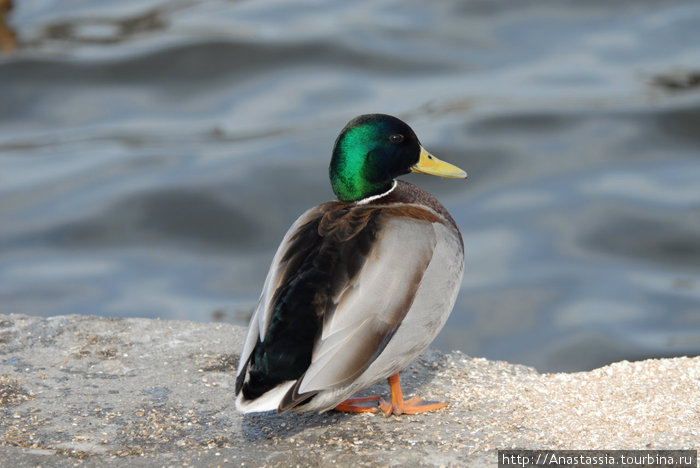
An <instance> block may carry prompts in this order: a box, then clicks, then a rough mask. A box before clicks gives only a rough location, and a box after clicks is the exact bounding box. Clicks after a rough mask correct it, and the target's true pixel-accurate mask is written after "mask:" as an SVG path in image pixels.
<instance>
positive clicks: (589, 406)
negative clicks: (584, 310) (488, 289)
mask: <svg viewBox="0 0 700 468" xmlns="http://www.w3.org/2000/svg"><path fill="white" fill-rule="evenodd" d="M243 332H244V330H243V329H241V328H239V327H234V326H231V325H227V324H199V323H192V322H176V321H160V320H146V319H113V318H103V317H89V316H61V317H52V318H49V319H43V318H38V317H28V316H22V315H0V466H37V465H42V466H74V465H79V466H83V465H84V466H105V465H108V466H109V465H113V466H123V465H124V464H128V465H130V466H147V465H153V466H188V465H190V466H217V465H235V466H238V465H243V464H245V466H295V465H298V466H330V465H331V464H334V465H335V466H376V465H383V466H384V465H387V466H390V465H394V466H467V465H469V466H495V465H496V453H495V450H497V449H499V448H500V449H505V448H530V449H645V448H656V449H668V448H687V449H697V448H699V447H700V435H699V433H700V358H698V357H695V358H675V359H661V360H649V361H643V362H632V363H630V362H619V363H615V364H612V365H610V366H606V367H603V368H601V369H596V370H594V371H591V372H580V373H574V374H539V373H537V372H536V371H535V370H534V369H531V368H528V367H524V366H518V365H512V364H508V363H505V362H493V361H488V360H485V359H478V358H470V357H468V356H465V355H464V354H461V353H450V354H447V355H445V354H442V353H439V352H437V351H428V352H427V353H425V354H424V355H423V356H422V357H421V358H420V359H419V360H418V361H417V362H416V363H414V364H413V365H412V366H411V367H409V368H408V369H407V370H406V371H405V372H404V373H402V383H403V386H404V393H405V394H406V395H413V394H420V395H421V396H423V397H426V398H428V399H432V400H447V401H448V402H449V406H448V407H447V408H446V409H444V410H441V411H437V412H434V413H428V414H422V415H416V416H401V417H390V418H386V417H384V416H383V415H371V414H369V415H348V414H338V413H327V414H320V415H319V414H285V415H281V416H278V415H275V414H259V415H240V414H238V413H236V411H235V410H234V406H233V397H232V393H233V380H234V376H235V367H236V365H237V361H238V351H239V348H240V344H241V340H242V337H243ZM370 392H371V393H382V394H386V393H387V392H388V388H387V387H386V385H378V386H376V387H375V388H373V389H371V391H370Z"/></svg>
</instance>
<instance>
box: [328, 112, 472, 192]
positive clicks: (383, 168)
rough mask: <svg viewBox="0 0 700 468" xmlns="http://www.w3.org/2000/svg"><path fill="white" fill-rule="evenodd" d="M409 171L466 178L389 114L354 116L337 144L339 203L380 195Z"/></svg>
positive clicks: (334, 172)
mask: <svg viewBox="0 0 700 468" xmlns="http://www.w3.org/2000/svg"><path fill="white" fill-rule="evenodd" d="M409 172H420V173H424V174H433V175H438V176H441V177H453V178H464V177H466V176H467V174H466V173H465V172H464V171H463V170H461V169H459V168H458V167H456V166H453V165H452V164H448V163H445V162H442V161H440V160H438V159H437V158H436V157H435V156H433V155H431V154H430V153H428V152H427V151H425V150H424V149H423V147H421V144H420V142H419V141H418V137H417V136H416V134H415V133H414V132H413V130H412V129H411V127H409V126H408V125H407V124H406V123H404V122H403V121H401V120H399V119H397V118H396V117H392V116H390V115H385V114H367V115H361V116H359V117H355V118H354V119H352V120H351V121H350V122H348V124H347V125H346V126H345V128H344V129H343V131H342V132H340V135H339V136H338V139H337V140H336V141H335V147H334V148H333V157H332V158H331V165H330V168H329V173H330V178H331V186H332V187H333V192H335V194H336V196H337V197H338V199H339V200H342V201H356V200H361V199H363V198H367V197H371V196H373V195H379V194H381V193H384V192H386V191H388V190H390V189H391V188H392V186H393V183H394V179H395V178H396V177H398V176H400V175H403V174H408V173H409Z"/></svg>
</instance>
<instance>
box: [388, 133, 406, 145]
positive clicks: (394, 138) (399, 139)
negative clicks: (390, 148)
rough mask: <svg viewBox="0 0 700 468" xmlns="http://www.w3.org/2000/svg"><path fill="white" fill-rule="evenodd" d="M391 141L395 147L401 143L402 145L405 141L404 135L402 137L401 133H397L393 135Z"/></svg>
mask: <svg viewBox="0 0 700 468" xmlns="http://www.w3.org/2000/svg"><path fill="white" fill-rule="evenodd" d="M389 141H390V142H392V143H393V144H395V145H398V144H399V143H401V142H402V141H403V135H401V134H400V133H396V134H394V135H391V136H390V137H389Z"/></svg>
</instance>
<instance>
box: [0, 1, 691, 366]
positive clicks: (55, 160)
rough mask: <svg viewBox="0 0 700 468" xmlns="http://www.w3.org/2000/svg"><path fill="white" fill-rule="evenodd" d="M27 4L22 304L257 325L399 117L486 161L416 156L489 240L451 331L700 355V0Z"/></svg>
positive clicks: (551, 345) (13, 214)
mask: <svg viewBox="0 0 700 468" xmlns="http://www.w3.org/2000/svg"><path fill="white" fill-rule="evenodd" d="M15 3H16V5H15V8H14V10H11V11H10V13H9V14H8V15H6V17H5V18H4V21H5V27H4V28H3V27H0V46H2V47H0V50H5V52H4V53H2V54H0V312H3V313H10V312H16V313H26V314H32V315H41V316H49V315H57V314H72V313H78V314H98V315H107V316H139V317H160V318H166V319H189V320H196V321H212V320H222V321H228V322H233V323H237V324H246V323H247V319H248V317H249V315H250V313H251V312H252V309H253V307H254V305H255V303H256V301H257V297H258V295H259V293H260V289H261V286H262V283H263V281H264V278H265V275H266V272H267V268H268V266H269V263H270V261H271V259H272V256H273V254H274V251H275V249H276V247H277V245H278V243H279V241H280V239H281V238H282V236H283V234H284V233H285V231H286V230H287V228H288V227H289V225H290V224H291V223H292V222H293V221H294V219H295V218H296V217H297V216H298V215H299V214H301V213H302V212H303V211H304V210H305V209H306V208H308V207H310V206H312V205H315V204H318V203H320V202H323V201H326V200H329V199H331V198H332V196H333V194H332V192H331V190H330V187H329V183H328V179H327V166H328V161H329V157H330V150H331V147H332V144H333V141H334V139H335V137H336V135H337V133H338V131H339V130H340V128H342V126H343V125H344V124H345V123H346V121H347V120H349V119H350V118H352V117H354V116H355V115H358V114H362V113H368V112H384V113H391V114H395V115H398V116H399V117H401V118H403V119H405V120H406V121H408V122H409V123H410V124H411V125H412V126H413V128H414V129H415V130H416V132H417V134H418V135H419V137H420V138H421V141H422V143H423V145H424V146H425V147H426V148H427V149H428V150H430V151H431V152H433V153H434V154H435V155H437V156H438V157H440V158H441V159H444V160H447V161H450V162H453V163H455V164H457V165H459V166H460V167H463V168H464V169H466V170H467V172H469V179H467V180H466V181H458V180H446V179H438V178H431V177H427V176H419V175H411V176H407V177H406V180H409V181H411V182H413V183H416V184H419V185H421V186H422V187H424V188H425V189H427V190H429V191H431V192H432V193H434V194H435V195H436V196H437V197H438V198H439V199H440V200H441V201H442V202H443V203H444V204H445V206H447V208H448V209H449V210H450V211H451V212H452V214H453V215H454V217H455V219H456V221H457V223H458V224H459V226H460V227H461V229H462V233H463V236H464V240H465V244H466V257H467V266H466V271H465V275H464V281H463V284H462V290H461V293H460V296H459V298H458V300H457V304H456V306H455V310H454V312H453V313H452V316H451V317H450V320H449V322H448V325H447V326H446V327H445V329H444V330H443V332H442V333H441V335H440V336H439V337H438V339H437V340H436V343H435V344H436V346H438V347H439V348H441V349H444V350H451V349H460V350H462V351H464V352H466V353H469V354H470V355H475V356H485V357H488V358H491V359H504V360H508V361H511V362H517V363H525V364H529V365H534V366H536V367H537V368H538V369H540V370H547V371H555V370H580V369H588V368H592V367H596V366H599V365H602V364H605V363H607V362H611V361H616V360H620V359H641V358H646V357H661V356H674V355H683V354H691V355H696V354H698V353H700V86H698V85H700V79H699V77H700V26H699V25H700V4H699V3H698V2H651V1H629V2H628V1H619V2H608V1H586V2H567V1H559V0H557V1H550V0H542V1H536V2H506V1H457V0H448V1H444V2H423V1H398V0H397V1H380V2H373V1H358V2H322V1H307V2H283V1H268V0H257V1H191V0H182V1H170V0H169V1H156V0H148V1H143V0H139V1H134V0H119V1H116V0H110V1H107V0H103V1H100V2H94V1H88V0H74V1H71V2H66V1H65V0H44V1H41V2H15ZM0 26H2V25H0ZM8 31H9V33H8ZM12 49H14V51H13V50H12Z"/></svg>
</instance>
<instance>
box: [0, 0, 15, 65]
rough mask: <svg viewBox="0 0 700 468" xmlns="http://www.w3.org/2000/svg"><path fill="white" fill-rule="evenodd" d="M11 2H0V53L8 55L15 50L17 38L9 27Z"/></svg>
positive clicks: (6, 0) (3, 0) (7, 0)
mask: <svg viewBox="0 0 700 468" xmlns="http://www.w3.org/2000/svg"><path fill="white" fill-rule="evenodd" d="M10 10H12V0H0V52H4V53H9V52H12V51H13V50H15V49H16V48H17V36H16V35H15V32H14V31H13V30H12V28H11V27H10V25H9V18H8V16H9V14H10Z"/></svg>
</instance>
